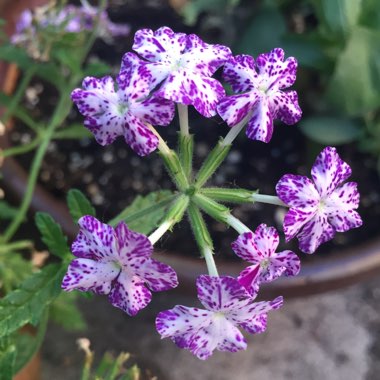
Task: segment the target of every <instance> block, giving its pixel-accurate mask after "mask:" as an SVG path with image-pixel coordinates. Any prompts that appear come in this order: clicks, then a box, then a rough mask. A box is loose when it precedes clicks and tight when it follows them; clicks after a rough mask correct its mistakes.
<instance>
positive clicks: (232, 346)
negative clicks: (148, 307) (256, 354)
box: [156, 275, 283, 360]
mask: <svg viewBox="0 0 380 380" xmlns="http://www.w3.org/2000/svg"><path fill="white" fill-rule="evenodd" d="M197 290H198V298H199V300H200V301H201V303H202V304H203V306H204V307H205V308H206V310H204V309H198V308H194V307H187V306H181V305H177V306H175V307H174V308H173V309H171V310H166V311H163V312H161V313H159V314H158V316H157V319H156V327H157V331H158V332H159V333H160V334H161V337H162V338H168V337H169V338H171V339H172V340H173V341H174V343H176V344H177V346H179V347H180V348H185V349H187V350H189V351H191V352H192V353H193V354H194V355H196V356H197V357H198V358H199V359H202V360H205V359H207V358H208V357H209V356H211V355H212V353H213V351H214V350H215V349H217V350H219V351H230V352H236V351H239V350H244V349H246V347H247V342H246V340H245V338H244V336H243V334H242V333H241V332H240V331H239V329H238V327H241V328H243V329H244V330H246V331H247V332H249V333H251V334H256V333H261V332H263V331H265V329H266V323H267V312H268V311H270V310H273V309H278V308H280V307H281V306H282V302H283V301H282V297H277V298H276V299H274V300H273V301H269V302H268V301H262V302H253V298H252V297H251V296H250V294H249V293H248V292H247V291H246V289H245V288H244V287H243V286H241V285H240V284H239V283H238V281H237V280H236V279H234V278H233V277H228V276H223V277H211V276H206V275H202V276H199V277H198V279H197Z"/></svg>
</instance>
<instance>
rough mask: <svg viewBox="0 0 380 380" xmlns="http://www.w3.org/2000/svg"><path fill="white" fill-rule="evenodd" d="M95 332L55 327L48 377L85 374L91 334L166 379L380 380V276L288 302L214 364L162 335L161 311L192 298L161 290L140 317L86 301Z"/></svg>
mask: <svg viewBox="0 0 380 380" xmlns="http://www.w3.org/2000/svg"><path fill="white" fill-rule="evenodd" d="M85 302H86V304H85V305H84V307H83V311H84V313H85V315H86V319H87V321H88V323H89V331H88V332H86V333H81V334H68V333H66V332H64V331H62V330H61V329H60V328H58V327H56V326H50V327H49V330H48V334H47V339H46V342H45V345H44V347H43V358H44V361H43V378H42V380H51V379H54V380H78V379H79V378H80V377H79V370H78V368H79V363H80V362H81V359H82V354H81V353H79V352H78V350H77V348H76V343H75V340H76V338H77V337H81V336H86V337H88V338H90V340H91V342H92V347H93V348H94V349H95V350H96V351H97V353H98V354H100V353H101V352H103V351H105V350H106V349H111V350H114V351H116V352H118V351H121V350H126V351H129V352H131V353H133V354H134V355H135V356H136V358H137V360H138V361H139V362H140V364H141V365H142V366H146V367H148V368H150V369H151V371H152V372H153V373H154V374H156V375H157V376H158V379H159V380H178V379H185V380H193V379H194V380H214V379H217V380H231V379H234V380H246V379H262V380H266V379H275V380H283V379H284V380H285V379H292V380H306V379H307V380H320V379H322V380H343V379H344V380H377V379H379V373H380V372H379V371H380V303H379V302H380V276H379V277H378V278H375V279H372V280H370V281H367V282H364V283H361V284H359V285H355V286H353V287H350V288H347V289H343V290H339V291H334V292H331V293H326V294H323V295H317V296H313V297H308V298H304V299H295V300H288V301H286V303H285V305H284V307H283V309H282V310H280V311H277V312H272V313H271V314H270V317H269V323H268V329H267V332H266V333H264V334H261V335H256V336H250V337H249V340H248V342H249V347H248V350H247V351H245V352H241V353H237V354H226V353H221V352H216V353H215V354H214V355H213V357H211V359H209V360H208V361H206V362H202V361H199V360H198V359H196V358H194V357H193V356H192V355H191V354H190V353H189V352H187V351H183V350H179V349H177V348H176V347H175V346H174V344H173V343H172V342H170V341H169V340H160V338H159V336H158V334H157V333H156V331H155V329H154V324H153V323H154V318H155V315H156V313H157V312H158V311H159V310H162V309H165V308H170V307H172V306H173V305H174V304H176V303H181V304H187V305H192V304H194V300H193V299H192V298H191V297H183V296H177V295H176V296H173V295H172V296H171V297H169V295H168V294H163V295H158V296H157V295H156V296H155V298H154V301H153V302H152V304H151V307H149V308H148V309H147V310H144V311H143V312H142V313H141V314H140V315H139V317H137V318H129V317H128V316H126V315H124V314H123V313H122V312H120V311H118V310H117V309H115V308H113V307H111V306H110V305H109V304H108V303H107V301H106V299H105V298H102V297H96V298H94V299H93V300H88V301H87V300H86V301H85Z"/></svg>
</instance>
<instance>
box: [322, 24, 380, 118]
mask: <svg viewBox="0 0 380 380" xmlns="http://www.w3.org/2000/svg"><path fill="white" fill-rule="evenodd" d="M379 41H380V31H372V30H370V29H366V28H362V27H357V28H355V29H354V30H353V31H352V33H351V37H350V39H349V41H348V43H347V46H346V48H345V50H344V51H343V53H342V54H341V56H340V57H339V59H338V62H337V65H336V68H335V71H334V74H333V76H332V79H331V82H330V84H329V87H328V91H327V100H328V101H329V102H330V104H332V105H333V106H335V107H337V108H338V109H339V110H340V111H341V112H343V113H346V114H347V115H349V116H355V115H361V114H363V113H364V112H367V111H371V110H374V109H376V108H377V107H379V106H380V49H379Z"/></svg>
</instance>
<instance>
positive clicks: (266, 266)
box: [260, 259, 270, 270]
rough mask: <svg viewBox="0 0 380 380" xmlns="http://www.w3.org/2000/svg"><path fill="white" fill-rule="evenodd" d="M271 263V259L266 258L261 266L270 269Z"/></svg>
mask: <svg viewBox="0 0 380 380" xmlns="http://www.w3.org/2000/svg"><path fill="white" fill-rule="evenodd" d="M269 264H270V260H269V259H264V260H262V261H261V262H260V267H261V268H262V269H264V270H266V269H268V267H269Z"/></svg>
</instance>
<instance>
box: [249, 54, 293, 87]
mask: <svg viewBox="0 0 380 380" xmlns="http://www.w3.org/2000/svg"><path fill="white" fill-rule="evenodd" d="M284 55H285V54H284V51H283V50H282V49H280V48H276V49H273V50H272V51H270V52H269V53H267V54H260V55H259V56H258V57H257V59H256V65H257V67H258V70H259V73H260V75H262V76H263V77H264V78H265V79H266V80H267V82H268V89H283V88H288V87H290V86H292V85H293V84H294V82H295V80H296V73H297V60H296V59H295V58H294V57H290V58H288V59H287V60H286V61H285V62H283V61H284Z"/></svg>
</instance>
